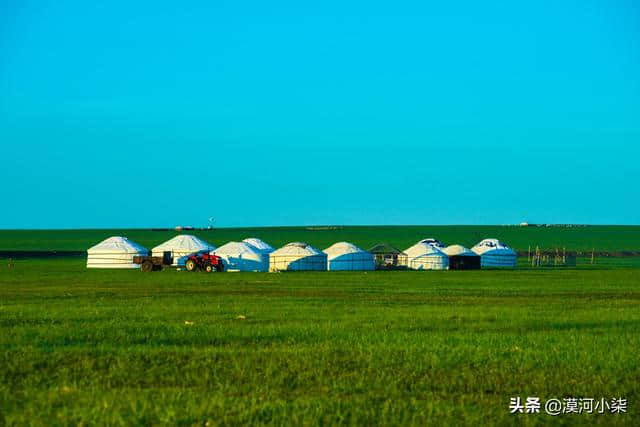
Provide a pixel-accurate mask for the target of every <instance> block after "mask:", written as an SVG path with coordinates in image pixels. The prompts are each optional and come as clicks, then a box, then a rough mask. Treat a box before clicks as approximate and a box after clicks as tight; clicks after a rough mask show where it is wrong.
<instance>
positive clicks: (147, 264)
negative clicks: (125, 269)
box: [140, 261, 153, 273]
mask: <svg viewBox="0 0 640 427" xmlns="http://www.w3.org/2000/svg"><path fill="white" fill-rule="evenodd" d="M140 270H142V271H144V272H145V273H148V272H150V271H153V263H152V262H151V261H145V262H143V263H142V265H141V266H140Z"/></svg>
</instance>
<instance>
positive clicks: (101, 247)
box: [87, 236, 149, 254]
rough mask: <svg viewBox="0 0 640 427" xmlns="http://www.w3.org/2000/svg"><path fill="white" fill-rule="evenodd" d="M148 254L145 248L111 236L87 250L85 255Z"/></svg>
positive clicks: (119, 237)
mask: <svg viewBox="0 0 640 427" xmlns="http://www.w3.org/2000/svg"><path fill="white" fill-rule="evenodd" d="M141 252H149V250H148V249H147V248H145V247H144V246H141V245H139V244H138V243H136V242H134V241H132V240H129V239H127V238H126V237H121V236H113V237H109V238H108V239H105V240H103V241H102V242H100V243H98V244H97V245H95V246H92V247H90V248H89V249H87V253H89V254H91V253H128V254H137V253H141Z"/></svg>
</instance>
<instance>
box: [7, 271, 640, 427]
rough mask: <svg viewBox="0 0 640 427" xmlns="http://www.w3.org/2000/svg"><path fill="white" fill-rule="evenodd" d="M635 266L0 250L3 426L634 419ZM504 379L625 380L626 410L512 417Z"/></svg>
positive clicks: (638, 298) (569, 384)
mask: <svg viewBox="0 0 640 427" xmlns="http://www.w3.org/2000/svg"><path fill="white" fill-rule="evenodd" d="M639 277H640V275H639V273H638V270H633V269H619V270H612V269H609V270H562V271H558V270H545V271H475V272H454V271H449V272H369V273H300V274H296V273H289V274H212V275H207V274H204V273H202V274H200V273H194V274H192V273H186V272H176V271H171V270H169V271H163V272H161V273H152V274H143V273H141V272H139V271H96V270H94V271H87V270H86V269H85V268H84V264H83V262H82V261H80V260H51V261H42V260H24V261H18V262H16V264H15V268H12V269H9V268H7V266H6V265H2V266H0V414H1V415H2V420H3V422H4V423H6V424H8V425H12V424H15V425H24V424H36V425H37V424H41V425H51V424H77V423H85V424H94V423H98V424H105V423H106V424H162V423H166V424H177V425H203V424H206V423H207V422H208V423H209V424H210V425H240V424H247V423H251V424H276V425H282V424H297V425H300V424H303V425H321V424H343V425H348V424H360V425H424V424H426V423H431V424H440V425H457V424H467V425H469V424H478V423H483V424H512V423H514V422H516V421H517V422H522V423H526V424H538V423H543V424H546V423H554V424H556V423H560V424H575V423H597V424H602V425H616V424H619V425H625V424H627V425H634V424H635V421H636V420H637V416H638V415H639V413H638V409H637V408H638V405H637V402H638V400H639V399H640V386H639V384H640V381H639V379H640V367H639V365H638V349H640V310H639V308H640V280H639ZM514 396H521V397H523V398H524V397H526V396H539V397H541V398H542V399H546V398H551V397H557V398H562V397H570V396H573V397H594V398H600V397H607V398H611V397H626V398H627V399H628V401H629V413H628V414H621V415H597V416H596V415H591V416H589V415H565V416H562V417H559V418H556V417H548V416H546V415H543V414H539V415H520V416H514V415H509V411H508V402H509V398H510V397H514ZM514 417H518V419H517V420H515V419H514Z"/></svg>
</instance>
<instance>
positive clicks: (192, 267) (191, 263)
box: [184, 259, 198, 271]
mask: <svg viewBox="0 0 640 427" xmlns="http://www.w3.org/2000/svg"><path fill="white" fill-rule="evenodd" d="M184 266H185V268H186V269H187V271H196V270H197V269H198V264H197V263H196V261H195V260H193V259H188V260H187V262H185V263H184Z"/></svg>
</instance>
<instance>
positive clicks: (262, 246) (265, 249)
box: [243, 237, 275, 254]
mask: <svg viewBox="0 0 640 427" xmlns="http://www.w3.org/2000/svg"><path fill="white" fill-rule="evenodd" d="M243 242H244V243H248V244H250V245H251V246H253V247H254V248H257V249H258V250H259V251H260V252H262V253H265V254H270V253H271V252H273V251H274V250H275V249H274V248H273V247H271V245H270V244H268V243H267V242H265V241H264V240H261V239H258V238H257V237H247V238H246V239H244V240H243Z"/></svg>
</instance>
